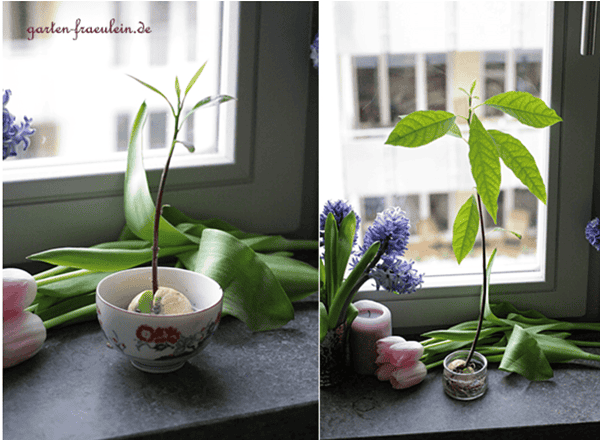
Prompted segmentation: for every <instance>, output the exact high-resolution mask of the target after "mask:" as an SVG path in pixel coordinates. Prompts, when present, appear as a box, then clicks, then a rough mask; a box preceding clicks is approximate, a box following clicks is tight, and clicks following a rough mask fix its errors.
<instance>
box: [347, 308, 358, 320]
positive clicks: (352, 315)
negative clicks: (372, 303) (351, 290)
mask: <svg viewBox="0 0 600 440" xmlns="http://www.w3.org/2000/svg"><path fill="white" fill-rule="evenodd" d="M357 316H358V308H357V307H356V306H355V305H354V304H352V303H350V304H349V305H348V310H347V311H346V325H352V322H354V320H355V319H356V317H357Z"/></svg>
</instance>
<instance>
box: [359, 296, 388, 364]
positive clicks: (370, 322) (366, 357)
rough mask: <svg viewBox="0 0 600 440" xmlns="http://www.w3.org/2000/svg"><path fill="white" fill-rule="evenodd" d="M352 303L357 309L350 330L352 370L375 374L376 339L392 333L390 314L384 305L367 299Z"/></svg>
mask: <svg viewBox="0 0 600 440" xmlns="http://www.w3.org/2000/svg"><path fill="white" fill-rule="evenodd" d="M354 305H355V306H356V308H357V309H358V316H357V317H356V319H355V320H354V322H352V328H351V331H350V348H351V350H352V361H353V364H354V370H355V371H356V372H357V373H359V374H375V371H376V370H377V367H378V366H377V364H376V363H375V360H376V359H377V341H378V340H379V339H382V338H385V337H386V336H391V335H392V314H391V313H390V310H389V309H388V308H387V307H385V306H384V305H382V304H379V303H377V302H375V301H370V300H368V299H364V300H361V301H357V302H355V303H354Z"/></svg>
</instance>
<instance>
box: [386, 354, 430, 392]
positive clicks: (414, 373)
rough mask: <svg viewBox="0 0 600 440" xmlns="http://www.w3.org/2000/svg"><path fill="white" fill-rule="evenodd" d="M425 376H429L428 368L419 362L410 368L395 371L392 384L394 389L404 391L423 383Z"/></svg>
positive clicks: (391, 379)
mask: <svg viewBox="0 0 600 440" xmlns="http://www.w3.org/2000/svg"><path fill="white" fill-rule="evenodd" d="M425 376H427V368H426V367H425V364H424V363H423V362H421V361H419V362H417V363H416V364H414V365H412V366H410V367H406V368H398V369H397V370H395V371H394V372H393V373H392V374H391V377H390V382H391V383H392V387H394V388H395V389H397V390H402V389H404V388H409V387H412V386H413V385H417V384H419V383H421V382H422V381H423V379H425Z"/></svg>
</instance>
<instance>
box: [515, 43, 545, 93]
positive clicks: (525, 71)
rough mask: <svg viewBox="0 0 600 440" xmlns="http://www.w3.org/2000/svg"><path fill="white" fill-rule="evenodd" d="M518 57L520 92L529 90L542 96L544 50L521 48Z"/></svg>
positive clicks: (518, 87) (518, 84)
mask: <svg viewBox="0 0 600 440" xmlns="http://www.w3.org/2000/svg"><path fill="white" fill-rule="evenodd" d="M516 58H517V88H516V90H518V91H520V92H529V93H531V94H532V95H533V96H536V97H538V98H539V97H540V90H541V78H542V51H541V50H519V51H517V53H516Z"/></svg>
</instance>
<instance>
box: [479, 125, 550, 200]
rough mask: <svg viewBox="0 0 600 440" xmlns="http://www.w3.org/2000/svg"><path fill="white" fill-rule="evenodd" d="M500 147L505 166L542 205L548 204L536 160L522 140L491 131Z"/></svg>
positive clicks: (499, 150)
mask: <svg viewBox="0 0 600 440" xmlns="http://www.w3.org/2000/svg"><path fill="white" fill-rule="evenodd" d="M488 133H489V134H490V135H491V136H492V138H493V139H494V141H496V144H497V145H498V153H499V155H500V158H501V159H502V161H503V162H504V164H505V165H506V166H507V167H508V168H510V169H511V170H512V172H513V173H515V176H517V178H518V179H519V180H520V181H521V182H522V183H523V185H525V186H526V187H527V188H529V191H531V193H532V194H533V195H534V196H536V197H537V198H538V199H540V201H541V202H542V203H544V204H545V203H546V186H545V185H544V181H543V180H542V176H541V174H540V170H539V169H538V167H537V165H536V163H535V159H534V158H533V156H532V155H531V153H529V151H528V150H527V148H526V147H525V146H524V145H523V144H522V143H521V141H520V140H518V139H516V138H514V137H513V136H511V135H510V134H507V133H503V132H501V131H498V130H489V131H488Z"/></svg>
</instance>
